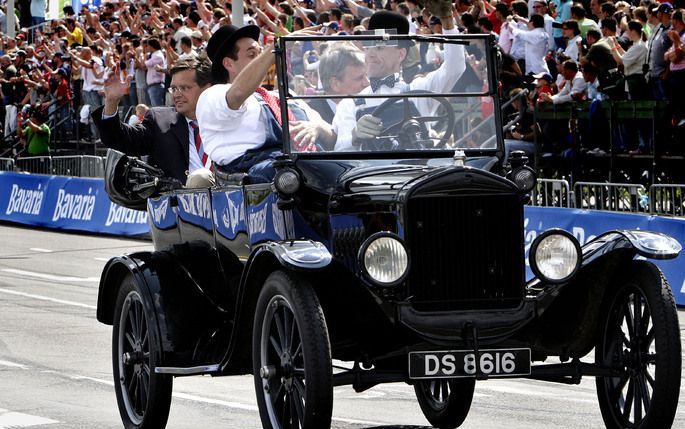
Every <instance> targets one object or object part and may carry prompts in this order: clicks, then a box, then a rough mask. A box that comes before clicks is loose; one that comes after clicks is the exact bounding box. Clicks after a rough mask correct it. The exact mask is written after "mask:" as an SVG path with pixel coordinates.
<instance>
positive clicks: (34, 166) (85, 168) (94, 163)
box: [0, 155, 105, 177]
mask: <svg viewBox="0 0 685 429" xmlns="http://www.w3.org/2000/svg"><path fill="white" fill-rule="evenodd" d="M0 166H1V164H0ZM16 167H17V169H18V170H19V171H25V172H28V173H33V174H54V175H58V176H73V177H104V175H105V160H104V158H102V157H99V156H92V155H76V156H52V157H50V156H32V157H26V158H19V159H17V160H16Z"/></svg>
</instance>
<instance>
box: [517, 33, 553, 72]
mask: <svg viewBox="0 0 685 429" xmlns="http://www.w3.org/2000/svg"><path fill="white" fill-rule="evenodd" d="M513 31H514V36H515V37H518V38H520V39H521V40H522V41H523V42H524V43H525V47H526V53H525V55H526V57H525V58H526V71H525V74H528V73H533V74H537V73H549V68H548V67H547V61H545V57H546V55H547V43H548V39H549V35H548V34H547V32H546V31H545V29H544V28H534V29H532V30H530V31H523V30H519V29H518V28H514V30H513Z"/></svg>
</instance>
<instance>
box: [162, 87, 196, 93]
mask: <svg viewBox="0 0 685 429" xmlns="http://www.w3.org/2000/svg"><path fill="white" fill-rule="evenodd" d="M195 86H196V85H193V86H186V85H180V86H170V87H169V93H170V94H172V95H173V94H174V93H175V92H176V91H178V92H180V93H181V94H185V93H186V92H188V91H190V90H191V89H193V88H195Z"/></svg>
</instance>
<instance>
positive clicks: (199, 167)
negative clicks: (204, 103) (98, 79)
mask: <svg viewBox="0 0 685 429" xmlns="http://www.w3.org/2000/svg"><path fill="white" fill-rule="evenodd" d="M211 70H212V66H211V62H210V61H209V60H208V59H207V58H206V57H205V56H201V57H189V58H186V59H183V60H180V61H178V62H176V63H175V64H174V66H173V67H172V68H171V70H170V73H171V86H170V87H169V91H171V93H172V96H173V101H174V107H173V108H172V107H153V108H152V109H150V111H148V113H147V114H146V115H145V119H144V120H143V122H142V123H140V124H138V125H135V126H131V125H128V124H126V123H123V122H122V121H121V120H120V119H119V115H118V110H117V109H118V106H119V100H121V98H122V97H123V96H124V95H125V94H126V91H127V90H128V88H129V86H130V82H131V77H130V76H129V77H128V78H126V79H124V80H122V79H121V77H120V76H119V70H118V67H117V68H115V69H114V70H113V71H112V73H111V75H110V76H109V78H108V79H107V81H106V82H105V105H104V106H101V107H99V108H97V109H95V110H94V111H93V113H92V117H93V121H94V122H95V125H96V126H97V127H98V130H99V131H100V136H101V139H102V142H103V144H104V145H105V146H107V147H109V148H112V149H116V150H119V151H121V152H123V153H125V154H127V155H132V156H142V155H149V163H150V164H152V165H155V166H157V167H159V168H161V169H162V170H163V171H164V172H165V174H166V175H167V176H169V177H173V178H176V179H177V180H179V181H180V182H181V183H183V184H186V186H187V187H208V186H211V185H212V183H213V176H212V174H211V171H210V169H209V167H210V165H211V161H209V160H208V158H207V155H206V154H205V153H204V147H203V145H202V138H201V136H200V132H199V128H198V125H197V119H196V117H195V106H196V105H197V99H198V98H199V97H200V94H201V93H202V91H204V90H205V89H207V88H209V87H210V86H211V84H212V74H211Z"/></svg>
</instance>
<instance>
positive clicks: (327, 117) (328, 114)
mask: <svg viewBox="0 0 685 429" xmlns="http://www.w3.org/2000/svg"><path fill="white" fill-rule="evenodd" d="M307 104H309V107H311V108H312V109H314V110H316V111H317V112H319V115H321V119H323V120H324V121H326V122H328V123H329V124H332V123H333V117H334V116H335V113H334V112H333V109H331V106H329V105H328V101H327V100H324V99H320V98H315V99H313V100H307Z"/></svg>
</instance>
